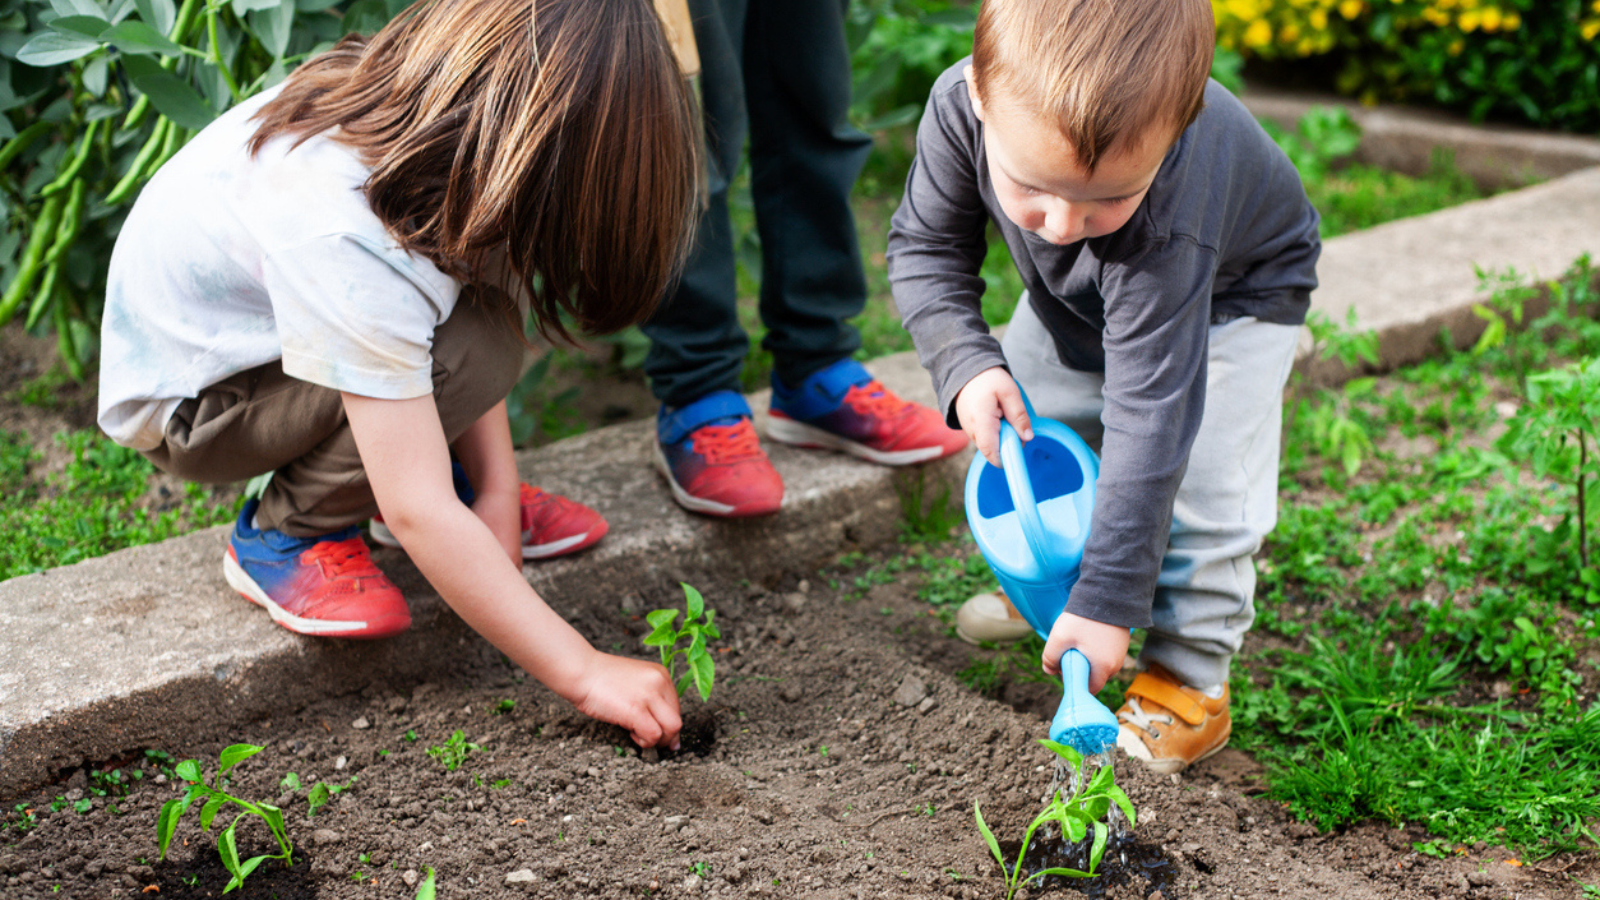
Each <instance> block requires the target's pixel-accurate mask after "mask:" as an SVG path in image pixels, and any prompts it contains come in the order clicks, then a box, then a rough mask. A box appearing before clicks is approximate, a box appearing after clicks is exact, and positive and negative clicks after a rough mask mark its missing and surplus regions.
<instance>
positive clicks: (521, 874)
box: [506, 869, 538, 884]
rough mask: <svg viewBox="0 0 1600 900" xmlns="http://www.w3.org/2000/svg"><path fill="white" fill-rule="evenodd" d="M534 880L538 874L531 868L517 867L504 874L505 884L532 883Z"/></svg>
mask: <svg viewBox="0 0 1600 900" xmlns="http://www.w3.org/2000/svg"><path fill="white" fill-rule="evenodd" d="M536 880H538V876H537V875H534V874H533V870H532V869H518V870H516V871H515V872H512V873H511V874H509V875H507V876H506V884H533V883H534V881H536Z"/></svg>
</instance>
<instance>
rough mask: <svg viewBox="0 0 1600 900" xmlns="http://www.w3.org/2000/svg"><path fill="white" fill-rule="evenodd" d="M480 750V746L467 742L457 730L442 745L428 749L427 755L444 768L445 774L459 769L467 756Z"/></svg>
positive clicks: (464, 736) (465, 737) (463, 735)
mask: <svg viewBox="0 0 1600 900" xmlns="http://www.w3.org/2000/svg"><path fill="white" fill-rule="evenodd" d="M482 749H483V748H482V747H481V746H479V745H477V744H473V743H470V742H468V741H467V736H466V735H465V734H462V733H461V729H459V728H458V729H456V732H455V734H452V735H450V738H449V739H448V740H446V741H445V742H444V743H443V744H440V745H439V746H437V747H429V748H428V755H429V756H431V757H433V758H434V759H437V760H438V761H439V764H440V765H442V766H444V768H445V771H446V772H454V771H455V770H457V769H459V768H461V764H462V763H463V762H466V760H467V756H468V755H469V754H471V753H472V752H473V751H475V750H482Z"/></svg>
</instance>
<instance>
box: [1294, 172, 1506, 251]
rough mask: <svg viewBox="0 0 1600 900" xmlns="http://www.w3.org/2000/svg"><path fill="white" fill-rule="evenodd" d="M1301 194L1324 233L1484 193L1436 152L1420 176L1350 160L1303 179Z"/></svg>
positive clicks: (1452, 203) (1436, 207)
mask: <svg viewBox="0 0 1600 900" xmlns="http://www.w3.org/2000/svg"><path fill="white" fill-rule="evenodd" d="M1306 194H1307V195H1308V196H1309V197H1310V198H1311V204H1312V205H1313V206H1315V207H1316V208H1317V211H1318V212H1319V213H1321V214H1322V236H1323V238H1330V237H1334V236H1336V235H1340V234H1345V233H1347V232H1351V231H1359V230H1361V229H1363V228H1371V227H1372V226H1374V225H1381V224H1383V223H1384V222H1390V221H1393V220H1395V219H1404V218H1407V217H1409V216H1418V215H1422V214H1423V213H1430V212H1433V211H1435V210H1439V209H1445V208H1447V207H1451V206H1458V205H1460V204H1462V203H1466V202H1467V201H1469V200H1477V199H1480V198H1482V197H1485V196H1487V194H1486V192H1485V191H1484V190H1483V189H1481V188H1479V187H1478V186H1477V184H1475V183H1474V182H1473V181H1472V179H1470V178H1468V177H1467V176H1466V175H1465V174H1463V173H1462V172H1461V170H1460V169H1457V168H1456V167H1455V166H1454V165H1453V164H1451V163H1450V162H1449V161H1447V160H1444V159H1438V158H1436V159H1435V160H1434V163H1433V166H1432V167H1431V168H1430V169H1429V171H1428V172H1427V173H1426V174H1424V175H1422V176H1421V177H1413V176H1410V175H1402V174H1400V173H1399V172H1391V171H1389V170H1387V169H1380V168H1377V167H1376V166H1369V165H1364V164H1360V163H1356V164H1352V165H1350V166H1347V167H1345V168H1343V169H1339V170H1337V171H1335V172H1332V173H1329V174H1328V175H1327V176H1325V177H1323V178H1321V179H1317V180H1311V181H1307V182H1306Z"/></svg>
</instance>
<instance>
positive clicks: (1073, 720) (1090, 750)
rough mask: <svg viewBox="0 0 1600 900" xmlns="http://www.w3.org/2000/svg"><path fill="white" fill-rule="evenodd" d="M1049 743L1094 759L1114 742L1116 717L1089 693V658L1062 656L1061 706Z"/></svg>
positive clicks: (1076, 654) (1073, 652)
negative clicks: (1062, 745)
mask: <svg viewBox="0 0 1600 900" xmlns="http://www.w3.org/2000/svg"><path fill="white" fill-rule="evenodd" d="M1050 740H1052V741H1055V742H1056V743H1058V744H1065V745H1067V746H1068V747H1071V748H1072V749H1074V750H1076V751H1078V752H1079V753H1082V754H1083V755H1084V756H1094V755H1096V754H1099V753H1104V752H1106V751H1107V750H1110V749H1111V748H1112V747H1113V746H1115V745H1116V743H1117V717H1116V716H1115V715H1113V714H1112V712H1111V710H1109V709H1106V707H1105V704H1103V703H1101V702H1100V701H1099V700H1096V699H1095V697H1094V694H1092V693H1090V692H1089V659H1088V657H1086V656H1084V655H1083V654H1082V653H1080V652H1078V651H1077V650H1068V651H1067V652H1066V653H1063V654H1061V707H1060V708H1059V709H1057V710H1056V715H1055V718H1054V719H1051V720H1050Z"/></svg>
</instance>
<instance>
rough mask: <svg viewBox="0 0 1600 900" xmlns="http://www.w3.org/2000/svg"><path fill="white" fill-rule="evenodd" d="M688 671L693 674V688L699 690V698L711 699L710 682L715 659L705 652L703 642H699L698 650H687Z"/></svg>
mask: <svg viewBox="0 0 1600 900" xmlns="http://www.w3.org/2000/svg"><path fill="white" fill-rule="evenodd" d="M689 672H690V674H692V675H693V676H694V686H695V689H696V690H698V691H699V692H700V699H701V700H710V699H711V683H712V681H713V679H714V678H715V672H716V661H715V660H713V659H712V658H711V654H710V653H707V652H706V648H705V645H704V642H701V644H700V652H699V653H698V654H697V653H695V652H694V651H693V650H690V651H689Z"/></svg>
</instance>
